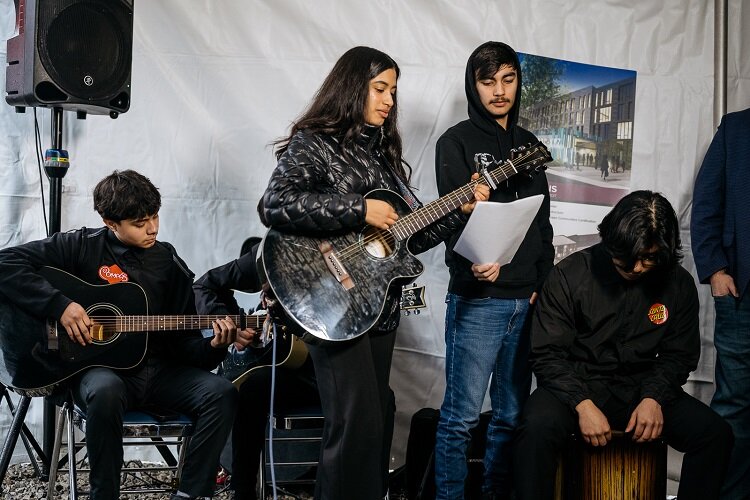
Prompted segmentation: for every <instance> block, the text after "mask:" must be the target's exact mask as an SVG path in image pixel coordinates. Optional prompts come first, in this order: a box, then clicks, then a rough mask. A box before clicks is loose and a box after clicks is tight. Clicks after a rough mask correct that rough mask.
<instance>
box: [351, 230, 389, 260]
mask: <svg viewBox="0 0 750 500" xmlns="http://www.w3.org/2000/svg"><path fill="white" fill-rule="evenodd" d="M360 241H361V242H362V246H363V247H364V249H365V252H367V254H368V255H370V256H371V257H375V258H376V259H386V258H388V257H390V256H391V255H393V251H394V250H393V247H394V246H395V243H396V242H395V240H394V239H393V235H391V233H389V232H388V231H381V230H380V229H376V228H373V227H369V228H367V229H366V230H365V231H364V232H363V233H362V235H361V240H360Z"/></svg>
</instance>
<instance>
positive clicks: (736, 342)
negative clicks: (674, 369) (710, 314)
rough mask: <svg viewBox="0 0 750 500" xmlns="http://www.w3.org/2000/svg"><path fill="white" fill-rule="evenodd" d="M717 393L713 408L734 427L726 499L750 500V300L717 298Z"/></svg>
mask: <svg viewBox="0 0 750 500" xmlns="http://www.w3.org/2000/svg"><path fill="white" fill-rule="evenodd" d="M714 306H715V308H716V323H715V326H714V345H715V346H716V378H715V382H716V392H715V393H714V397H713V399H712V400H711V408H713V409H714V410H715V411H716V413H718V414H719V415H721V416H722V417H724V419H725V420H726V421H727V422H728V423H729V425H731V426H732V431H733V432H734V449H733V450H732V457H731V459H730V462H729V471H728V472H727V478H726V481H725V482H724V488H723V489H722V491H721V498H722V500H734V499H747V498H750V298H748V296H747V295H745V296H744V297H743V298H742V300H737V299H735V298H734V297H731V296H726V297H716V298H715V299H714Z"/></svg>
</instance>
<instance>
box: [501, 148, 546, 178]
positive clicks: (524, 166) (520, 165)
mask: <svg viewBox="0 0 750 500" xmlns="http://www.w3.org/2000/svg"><path fill="white" fill-rule="evenodd" d="M510 159H511V161H512V162H513V166H514V167H515V168H516V170H517V171H518V172H519V173H521V172H526V173H527V174H533V173H537V172H539V171H541V170H544V169H545V168H547V167H546V166H545V163H549V162H551V161H552V155H551V154H550V153H549V150H548V149H547V146H545V145H544V144H542V143H541V142H537V143H536V144H531V143H529V144H527V145H525V146H518V147H517V148H514V149H511V150H510Z"/></svg>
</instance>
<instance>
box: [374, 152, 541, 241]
mask: <svg viewBox="0 0 750 500" xmlns="http://www.w3.org/2000/svg"><path fill="white" fill-rule="evenodd" d="M527 160H528V158H524V157H523V156H522V157H519V158H516V159H514V160H513V161H511V160H506V161H505V162H503V163H502V164H501V165H500V166H498V167H497V168H494V169H492V170H489V171H488V172H487V174H488V175H489V176H490V178H491V179H492V183H493V184H494V185H497V184H499V183H501V182H504V181H506V180H508V179H509V178H511V177H512V176H514V175H515V174H517V173H518V169H517V167H516V166H517V165H520V164H521V163H525V162H526V161H527ZM477 184H483V185H487V181H486V179H485V178H484V177H479V179H476V180H473V181H470V182H469V183H468V184H466V185H464V186H461V187H460V188H458V189H456V190H455V191H452V192H450V193H448V194H446V195H445V196H442V197H440V198H438V199H437V200H435V201H432V202H430V203H428V204H427V205H425V206H423V207H422V208H420V209H417V210H415V211H413V212H411V213H410V214H408V215H405V216H403V217H401V218H399V219H398V220H397V221H396V223H395V224H394V225H393V226H392V227H391V228H390V229H389V231H390V232H391V233H392V234H393V236H394V237H395V238H396V239H397V240H401V241H403V240H405V239H407V238H408V237H409V236H411V235H412V234H414V233H416V232H417V231H420V230H422V229H424V228H425V227H427V226H429V225H430V224H432V223H433V222H436V221H438V220H440V219H442V218H443V217H445V216H446V215H448V214H449V213H451V212H452V211H454V210H456V209H457V208H459V207H460V206H461V205H463V204H465V203H469V202H470V201H471V200H473V199H474V190H475V189H476V187H477Z"/></svg>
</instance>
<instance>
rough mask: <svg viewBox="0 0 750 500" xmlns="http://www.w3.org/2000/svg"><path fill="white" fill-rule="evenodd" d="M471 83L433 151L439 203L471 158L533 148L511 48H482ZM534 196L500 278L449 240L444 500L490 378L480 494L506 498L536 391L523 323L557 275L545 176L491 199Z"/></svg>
mask: <svg viewBox="0 0 750 500" xmlns="http://www.w3.org/2000/svg"><path fill="white" fill-rule="evenodd" d="M465 86H466V97H467V100H468V105H469V106H468V107H469V119H468V120H464V121H462V122H460V123H458V124H456V125H455V126H453V127H451V128H449V129H448V130H447V131H446V132H445V133H444V134H443V135H442V136H441V137H440V139H439V140H438V142H437V146H436V154H435V170H436V176H437V183H438V191H439V193H440V195H441V196H442V195H445V194H446V193H449V192H451V191H453V190H454V189H457V188H458V187H460V186H462V185H464V184H465V182H466V178H467V177H468V176H471V174H473V173H474V172H476V171H477V166H476V165H475V155H477V154H481V155H482V157H483V158H484V159H485V161H486V160H490V161H491V160H496V161H503V160H507V159H509V158H510V153H511V152H510V150H511V149H512V148H516V147H518V146H522V145H526V144H528V143H536V142H537V138H536V137H535V136H534V134H532V133H531V132H529V131H528V130H525V129H523V128H522V127H520V126H518V125H517V122H518V112H519V107H520V97H521V65H520V63H519V60H518V56H517V54H516V53H515V51H514V50H513V49H512V48H510V47H509V46H508V45H506V44H504V43H499V42H487V43H484V44H483V45H481V46H479V47H478V48H477V49H476V50H475V51H474V52H473V53H472V55H471V57H469V61H468V63H467V65H466V80H465ZM537 194H542V195H544V201H543V203H542V206H541V207H540V209H539V212H538V213H537V215H536V217H535V219H534V221H533V222H532V224H531V227H529V229H528V231H527V233H526V236H525V238H524V240H523V242H522V244H521V247H520V248H519V250H518V252H517V253H516V255H515V257H514V258H513V260H512V261H511V262H510V263H509V264H507V265H504V266H503V268H502V271H501V270H500V266H499V265H498V264H496V263H495V264H486V263H481V262H480V263H472V262H469V261H468V260H467V259H465V258H463V257H462V256H460V255H458V254H457V253H455V252H454V251H453V246H454V245H455V243H456V241H457V240H458V237H459V235H460V232H459V233H456V234H454V235H453V236H452V237H451V238H450V239H449V240H448V241H447V242H446V252H445V262H446V264H447V265H448V268H449V271H450V283H449V285H448V295H447V297H446V303H447V310H446V318H445V325H446V333H445V340H446V355H445V368H446V390H445V398H444V400H443V405H442V407H441V409H440V421H439V423H438V431H437V443H436V447H435V481H436V486H437V498H438V499H451V500H454V499H461V498H463V494H464V480H465V478H466V474H467V468H466V449H467V445H468V442H469V430H470V429H471V428H473V427H475V426H476V425H477V423H478V421H479V413H480V411H481V407H482V402H483V401H484V395H485V393H486V391H487V385H488V383H489V382H490V377H491V378H492V382H491V384H490V397H491V402H492V418H491V421H490V424H489V428H488V430H487V450H486V454H485V458H484V465H485V477H484V484H483V486H482V491H483V494H484V496H485V498H505V497H507V496H508V495H509V493H510V489H511V487H510V480H511V471H510V466H511V451H510V447H511V442H512V439H513V432H514V429H515V427H516V425H517V423H518V418H519V415H520V412H521V409H522V408H523V404H524V402H525V400H526V397H527V396H528V394H529V389H530V385H531V372H530V370H529V367H528V351H529V341H528V329H527V317H528V315H529V310H530V306H531V304H533V303H534V301H535V299H536V295H537V290H539V288H540V287H541V285H542V283H543V282H544V279H545V277H546V276H547V273H548V272H549V270H550V269H551V268H552V264H553V258H554V249H553V247H552V226H551V224H550V222H549V210H550V200H549V190H548V185H547V178H546V176H545V175H544V173H539V174H536V175H534V176H532V177H529V176H527V175H525V174H524V175H516V176H514V177H511V178H509V179H508V180H507V181H506V182H504V183H503V184H501V185H499V186H498V189H497V190H495V191H493V192H492V194H491V195H490V201H495V202H509V201H513V200H516V199H519V198H525V197H528V196H533V195H537ZM487 230H488V231H491V230H492V228H487Z"/></svg>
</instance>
